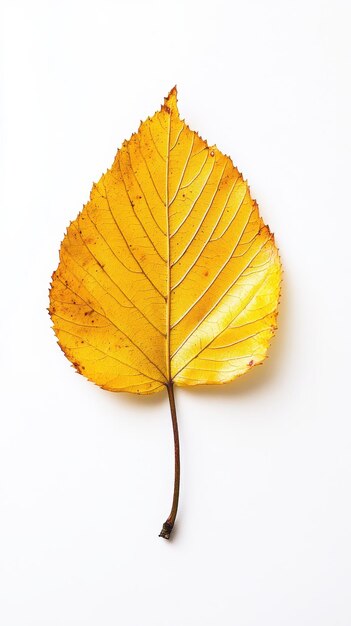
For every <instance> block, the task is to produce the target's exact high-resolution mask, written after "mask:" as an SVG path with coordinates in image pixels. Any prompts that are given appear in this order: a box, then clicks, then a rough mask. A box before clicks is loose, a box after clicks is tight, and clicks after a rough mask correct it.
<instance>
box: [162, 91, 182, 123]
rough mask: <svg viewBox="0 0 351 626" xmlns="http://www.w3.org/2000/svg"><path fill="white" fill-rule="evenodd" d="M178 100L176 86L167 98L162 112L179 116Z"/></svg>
mask: <svg viewBox="0 0 351 626" xmlns="http://www.w3.org/2000/svg"><path fill="white" fill-rule="evenodd" d="M177 100H178V93H177V85H174V87H173V88H172V89H171V91H170V92H169V94H168V96H166V97H165V101H164V104H163V105H162V110H163V111H165V112H166V113H169V114H172V113H173V114H174V115H177V116H179V112H178V104H177Z"/></svg>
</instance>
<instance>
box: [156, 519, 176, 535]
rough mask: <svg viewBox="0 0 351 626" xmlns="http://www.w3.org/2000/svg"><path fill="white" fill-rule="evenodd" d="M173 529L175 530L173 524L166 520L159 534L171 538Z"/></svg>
mask: <svg viewBox="0 0 351 626" xmlns="http://www.w3.org/2000/svg"><path fill="white" fill-rule="evenodd" d="M172 530H173V524H170V523H169V522H168V521H167V522H165V523H164V524H163V526H162V530H161V532H160V534H159V537H163V538H164V539H169V538H170V536H171V532H172Z"/></svg>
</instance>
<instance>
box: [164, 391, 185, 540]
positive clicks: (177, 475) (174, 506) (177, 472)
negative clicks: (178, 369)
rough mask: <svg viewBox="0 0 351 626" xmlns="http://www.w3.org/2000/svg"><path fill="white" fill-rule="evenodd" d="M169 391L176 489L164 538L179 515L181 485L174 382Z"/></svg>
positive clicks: (169, 532)
mask: <svg viewBox="0 0 351 626" xmlns="http://www.w3.org/2000/svg"><path fill="white" fill-rule="evenodd" d="M167 391H168V399H169V406H170V409H171V417H172V426H173V439H174V490H173V502H172V508H171V512H170V514H169V516H168V517H167V519H166V521H165V523H164V524H163V526H162V530H161V532H160V534H159V537H163V538H164V539H169V538H170V536H171V532H172V530H173V526H174V523H175V519H176V517H177V510H178V501H179V485H180V453H179V432H178V422H177V412H176V406H175V402H174V392H173V383H172V382H170V383H168V384H167Z"/></svg>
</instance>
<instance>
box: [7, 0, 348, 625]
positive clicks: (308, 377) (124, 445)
mask: <svg viewBox="0 0 351 626" xmlns="http://www.w3.org/2000/svg"><path fill="white" fill-rule="evenodd" d="M350 18H351V14H350V3H349V2H348V1H346V0H345V2H342V1H340V0H329V1H319V2H318V1H313V0H302V1H300V0H294V1H291V2H289V1H285V2H284V1H282V0H265V1H259V0H257V1H254V0H240V1H237V0H235V1H232V2H231V1H229V0H227V1H224V2H223V1H221V0H212V1H211V2H207V1H204V0H202V1H199V2H197V1H196V2H195V1H191V0H188V1H187V2H174V3H171V2H165V0H163V1H162V2H150V1H147V2H146V1H145V2H140V3H139V2H137V1H136V0H129V1H128V2H127V1H126V2H122V1H120V2H118V1H115V2H112V1H111V2H109V1H107V0H99V1H96V2H89V1H82V2H78V1H70V2H65V1H61V2H52V1H46V2H42V3H40V2H35V1H33V2H25V1H22V2H21V1H19V0H13V1H11V2H10V1H9V2H2V15H1V46H2V50H1V74H0V79H1V85H0V86H1V180H2V182H1V188H0V195H1V198H0V199H1V246H0V254H1V263H0V267H1V292H0V294H1V296H0V297H1V309H0V314H1V325H0V329H1V388H2V391H1V404H2V411H1V418H0V419H1V422H0V424H1V428H0V483H1V485H0V596H1V598H0V621H1V624H2V626H117V625H118V626H200V625H201V626H213V625H217V624H218V625H219V626H297V625H298V626H310V625H314V624H316V625H318V626H349V625H350V623H351V597H350V587H351V538H350V528H351V501H350V490H351V454H350V450H351V418H350V415H351V412H350V409H349V406H350V334H351V333H350V270H351V263H350V232H351V218H350V211H351V207H350V166H351V163H350V150H351V126H350V110H351V102H350V100H351V98H350V70H351V67H350V66H351V62H350V43H349V41H350ZM175 83H177V85H178V91H179V108H180V113H181V115H182V116H184V117H185V118H186V120H187V121H188V123H189V124H190V125H191V127H193V128H195V129H197V130H198V131H199V132H200V133H201V135H202V136H204V137H206V138H207V139H208V140H209V142H210V143H217V145H218V147H219V148H220V149H222V150H223V151H224V152H226V153H228V154H230V155H231V156H232V157H233V159H234V162H235V163H236V164H237V165H238V167H239V169H240V170H241V171H243V173H244V175H245V176H246V177H247V178H248V180H249V182H250V185H251V188H252V191H253V195H254V196H255V197H256V198H257V200H258V202H259V204H260V207H261V211H262V215H263V217H264V219H265V220H266V221H267V222H268V223H269V225H270V226H271V228H272V230H273V231H274V232H275V234H276V239H277V242H278V245H279V247H280V250H281V256H282V260H283V264H284V270H285V273H284V284H283V291H282V299H281V306H280V316H279V331H278V333H277V336H276V338H275V339H274V341H273V344H272V347H271V350H270V358H269V359H268V361H266V363H265V364H264V365H263V366H262V367H258V368H255V369H254V370H253V371H252V372H251V373H249V374H247V375H246V376H245V377H243V378H242V379H240V380H238V381H237V382H235V383H233V384H230V385H227V386H224V387H219V388H198V389H196V390H187V389H177V390H176V392H177V397H176V400H177V405H178V413H179V422H180V431H181V441H182V486H181V503H180V510H179V522H178V525H177V531H176V532H175V533H174V540H173V541H172V542H166V541H164V540H162V539H159V538H158V536H157V535H158V532H159V530H160V528H161V525H162V522H163V521H164V519H165V517H166V516H167V514H168V512H169V507H170V501H171V492H172V480H173V476H172V474H173V456H172V454H173V452H172V445H173V444H172V435H171V424H170V418H169V411H168V406H167V398H166V394H159V395H157V396H155V397H133V396H129V395H123V394H121V395H119V394H116V395H114V394H111V393H108V392H105V391H102V390H100V389H99V388H97V387H95V386H94V385H92V384H90V383H88V382H87V381H86V380H85V379H83V378H82V377H81V376H78V375H76V374H75V373H74V370H73V368H72V367H70V366H69V363H68V361H67V360H66V359H65V357H64V356H63V354H62V353H61V351H60V350H59V349H58V347H57V345H56V343H55V338H54V335H53V332H52V330H51V328H50V320H49V317H48V314H47V311H46V307H47V306H48V286H49V280H50V276H51V273H52V271H53V270H54V269H55V267H56V265H57V262H58V248H59V243H60V241H61V239H62V236H63V233H64V230H65V228H66V226H67V224H68V223H69V221H70V219H74V218H75V216H76V214H77V212H78V211H79V210H80V209H81V207H82V204H83V203H84V202H86V200H87V199H88V196H89V192H90V188H91V185H92V182H93V181H94V180H95V181H96V180H98V179H99V177H100V175H101V173H102V172H103V171H105V170H106V168H107V167H108V166H110V164H111V163H112V160H113V157H114V154H115V152H116V149H117V147H118V146H119V145H120V144H121V142H122V140H123V139H124V138H127V137H129V136H130V134H131V132H133V131H134V130H136V129H137V126H138V124H139V121H140V119H144V118H145V117H146V116H147V115H149V114H152V113H153V112H154V111H155V110H156V109H158V108H159V106H160V104H161V101H162V99H163V96H165V95H166V94H167V92H168V91H169V89H170V88H171V87H172V86H173V85H174V84H175Z"/></svg>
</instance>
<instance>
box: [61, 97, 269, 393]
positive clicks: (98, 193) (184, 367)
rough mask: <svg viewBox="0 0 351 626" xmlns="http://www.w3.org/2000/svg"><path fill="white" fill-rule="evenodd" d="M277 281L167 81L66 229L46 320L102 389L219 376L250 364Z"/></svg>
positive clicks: (257, 236) (139, 389)
mask: <svg viewBox="0 0 351 626" xmlns="http://www.w3.org/2000/svg"><path fill="white" fill-rule="evenodd" d="M280 278H281V267H280V261H279V257H278V252H277V248H276V246H275V244H274V239H273V235H272V234H271V233H270V231H269V228H268V226H265V225H264V223H263V221H262V219H261V218H260V216H259V213H258V207H257V204H256V202H255V201H254V200H252V198H251V196H250V191H249V187H248V185H247V183H246V181H244V180H243V177H242V176H241V174H240V173H239V172H238V170H237V169H236V167H234V165H233V164H232V161H231V159H230V158H229V157H227V156H225V155H223V154H222V153H221V152H220V151H219V150H218V148H217V147H216V146H208V145H207V143H206V141H204V140H203V139H201V137H199V135H198V134H197V133H196V132H194V131H192V130H190V128H189V127H188V126H187V125H186V124H185V123H184V121H183V120H181V119H180V117H179V113H178V108H177V93H176V89H175V88H174V89H172V91H171V92H170V93H169V95H168V97H167V98H165V102H164V105H163V106H162V107H161V110H160V111H159V112H157V113H155V115H154V116H153V117H152V118H148V119H147V120H146V121H145V122H143V123H142V124H141V125H140V128H139V130H138V132H137V133H136V134H134V135H132V137H131V138H130V140H129V141H125V142H124V143H123V145H122V147H121V149H120V150H119V151H118V152H117V155H116V158H115V161H114V163H113V165H112V167H111V169H109V170H107V172H106V174H104V175H103V176H102V177H101V178H100V180H99V182H98V183H97V184H94V186H93V189H92V191H91V196H90V201H89V202H88V203H87V204H86V205H85V207H84V208H83V210H82V212H81V213H80V214H79V215H78V217H77V219H76V220H75V221H74V222H72V223H71V224H70V226H69V227H68V229H67V234H66V236H65V238H64V240H63V242H62V245H61V250H60V263H59V266H58V269H57V270H56V272H55V273H54V275H53V280H52V288H51V293H50V314H51V316H52V320H53V323H54V330H55V333H56V335H57V337H58V340H59V344H60V346H61V348H62V350H63V351H64V353H65V354H66V356H67V357H68V358H69V359H70V361H71V362H72V363H73V364H74V366H75V367H76V369H77V370H78V371H79V372H80V373H81V374H84V375H85V376H86V377H87V378H88V379H89V380H91V381H93V382H94V383H96V384H98V385H100V386H101V387H103V388H104V389H109V390H111V391H130V392H133V393H140V394H145V393H153V392H156V391H160V390H161V389H162V388H164V386H165V385H167V384H168V383H170V382H173V383H174V384H176V385H198V384H209V383H224V382H228V381H231V380H233V379H234V378H236V377H237V376H239V375H241V374H243V373H245V372H246V371H247V370H249V369H251V368H252V366H254V365H257V364H258V363H261V362H262V361H263V360H264V358H265V356H266V352H267V348H268V345H269V341H270V338H271V337H272V335H273V334H274V330H275V328H276V315H277V303H278V296H279V286H280Z"/></svg>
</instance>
